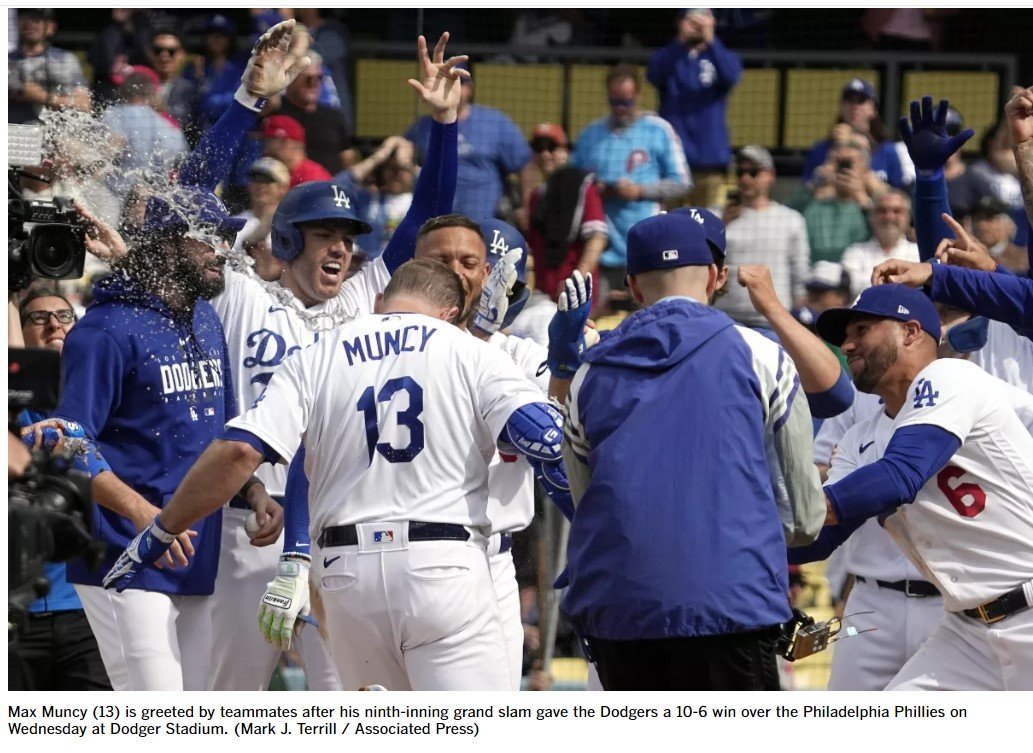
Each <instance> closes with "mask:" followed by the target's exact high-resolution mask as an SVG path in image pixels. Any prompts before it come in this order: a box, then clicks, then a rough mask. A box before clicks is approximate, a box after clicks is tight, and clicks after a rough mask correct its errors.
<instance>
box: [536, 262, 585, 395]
mask: <svg viewBox="0 0 1033 753" xmlns="http://www.w3.org/2000/svg"><path fill="white" fill-rule="evenodd" d="M591 308H592V275H586V276H582V275H581V273H580V272H578V271H576V270H575V272H574V274H572V275H571V276H570V277H568V278H567V279H566V280H565V281H564V289H563V292H562V293H560V297H559V301H558V302H557V306H556V314H555V315H554V316H553V317H552V321H551V322H549V360H548V362H547V363H548V365H549V371H550V373H551V374H552V375H553V376H554V377H556V378H557V379H573V378H574V374H575V373H577V370H578V368H579V367H580V366H581V354H582V353H584V352H585V348H586V347H587V345H586V344H585V323H586V322H587V321H588V312H589V309H591Z"/></svg>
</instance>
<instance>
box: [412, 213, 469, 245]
mask: <svg viewBox="0 0 1033 753" xmlns="http://www.w3.org/2000/svg"><path fill="white" fill-rule="evenodd" d="M446 227H462V228H466V229H467V230H472V231H473V232H475V233H477V235H481V226H480V225H478V224H477V223H476V222H474V221H473V220H471V219H470V218H469V217H466V216H464V215H461V214H442V215H439V216H438V217H431V218H430V219H429V220H427V221H426V222H424V223H423V225H421V226H420V230H419V232H417V233H416V240H419V239H420V238H422V237H423V236H425V235H430V234H431V233H433V232H434V231H435V230H441V229H443V228H446Z"/></svg>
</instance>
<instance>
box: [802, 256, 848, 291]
mask: <svg viewBox="0 0 1033 753" xmlns="http://www.w3.org/2000/svg"><path fill="white" fill-rule="evenodd" d="M843 271H844V270H843V265H842V264H837V263H836V262H834V261H819V262H815V263H814V266H813V267H811V274H810V275H809V276H808V277H807V279H806V280H805V281H804V283H803V285H804V287H805V288H807V289H808V290H810V291H812V292H815V293H820V292H822V291H825V290H842V289H844V288H848V287H849V283H848V281H847V279H846V278H845V277H844V275H843Z"/></svg>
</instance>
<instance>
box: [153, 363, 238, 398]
mask: <svg viewBox="0 0 1033 753" xmlns="http://www.w3.org/2000/svg"><path fill="white" fill-rule="evenodd" d="M159 369H160V371H161V394H162V395H177V397H176V399H177V400H178V399H179V397H178V396H179V395H180V394H186V393H194V392H196V391H198V390H207V389H211V388H213V387H222V362H221V361H220V359H218V358H207V359H204V360H193V361H180V362H179V363H172V364H162V365H161V366H160V367H159ZM164 400H165V402H168V401H169V398H168V397H166V398H164Z"/></svg>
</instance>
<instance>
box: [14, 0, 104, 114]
mask: <svg viewBox="0 0 1033 753" xmlns="http://www.w3.org/2000/svg"><path fill="white" fill-rule="evenodd" d="M56 31H57V24H56V23H54V11H53V10H51V9H49V8H26V9H20V10H19V11H18V49H17V50H15V51H14V52H12V53H11V54H9V55H8V56H7V122H8V123H30V122H36V121H37V120H39V116H40V113H41V112H42V111H43V108H44V107H46V108H50V109H52V110H59V109H62V108H65V107H71V108H74V109H76V110H83V111H88V110H89V109H90V92H89V90H88V89H87V88H86V79H85V77H84V76H83V72H82V66H80V65H79V59H78V58H77V57H76V56H75V55H73V54H72V53H71V52H68V51H66V50H61V49H58V48H57V47H52V46H51V45H50V40H51V39H52V38H53V36H54V33H55V32H56Z"/></svg>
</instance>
